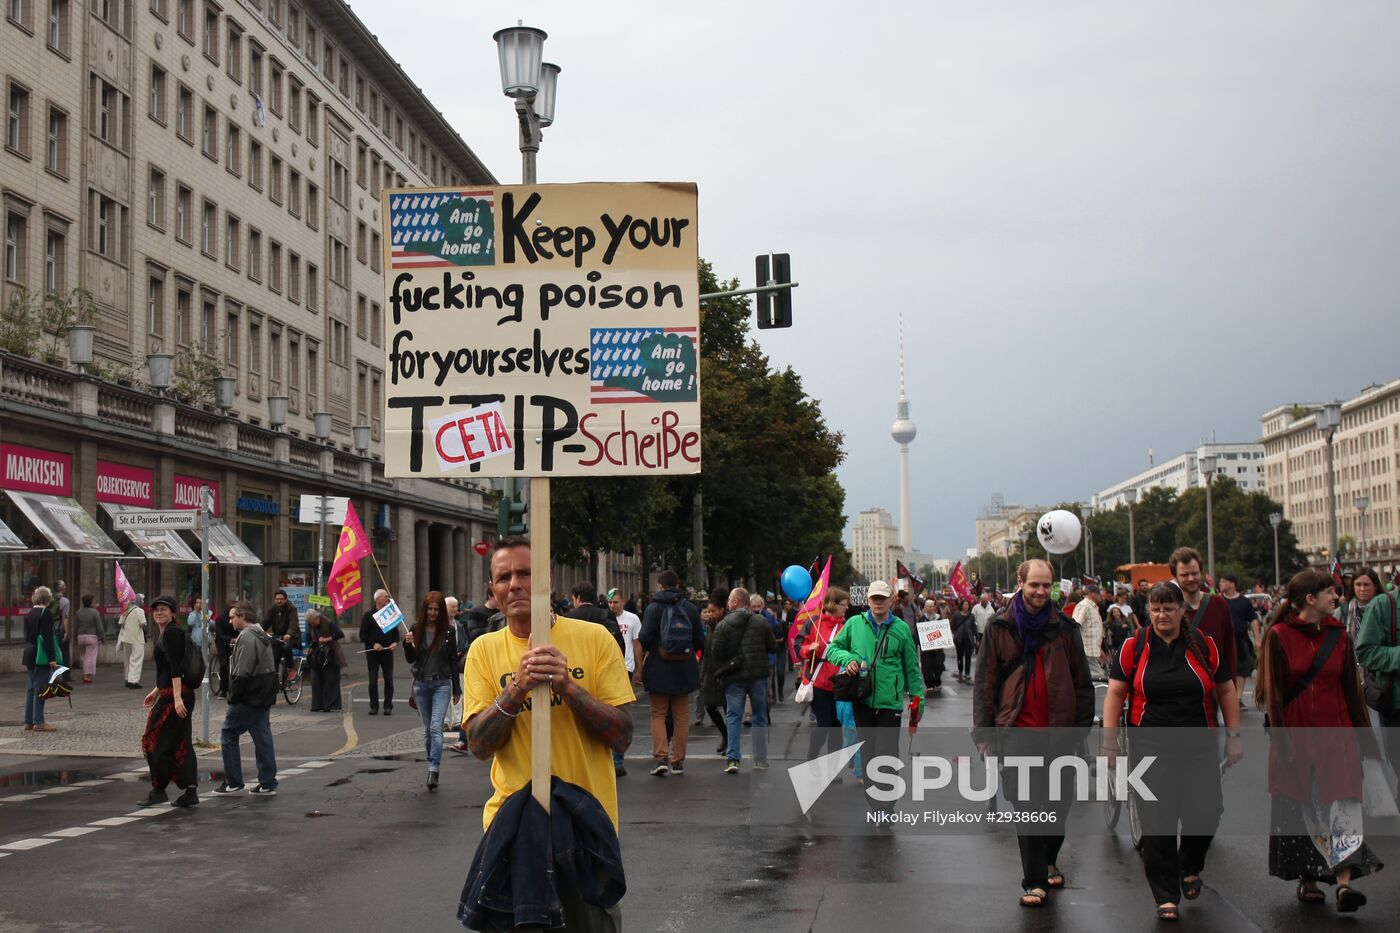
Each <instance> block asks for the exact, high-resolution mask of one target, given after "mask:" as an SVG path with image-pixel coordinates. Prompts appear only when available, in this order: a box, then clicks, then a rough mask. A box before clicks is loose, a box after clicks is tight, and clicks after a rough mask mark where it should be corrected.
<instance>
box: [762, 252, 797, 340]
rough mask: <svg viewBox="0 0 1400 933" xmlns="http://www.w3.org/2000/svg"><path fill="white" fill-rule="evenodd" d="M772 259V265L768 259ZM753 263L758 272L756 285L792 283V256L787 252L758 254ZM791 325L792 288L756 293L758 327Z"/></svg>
mask: <svg viewBox="0 0 1400 933" xmlns="http://www.w3.org/2000/svg"><path fill="white" fill-rule="evenodd" d="M770 258H771V259H772V260H773V262H772V266H771V267H770V266H769V263H768V260H769V259H770ZM755 265H756V266H757V272H758V283H757V284H758V287H759V288H763V287H764V286H767V285H789V284H791V283H792V257H791V256H789V255H788V254H787V253H766V254H764V255H762V256H759V257H758V259H757V261H756V263H755ZM770 273H771V274H770ZM791 326H792V289H791V288H779V289H775V290H774V291H771V292H759V293H758V327H759V329H760V330H767V329H768V328H770V327H791Z"/></svg>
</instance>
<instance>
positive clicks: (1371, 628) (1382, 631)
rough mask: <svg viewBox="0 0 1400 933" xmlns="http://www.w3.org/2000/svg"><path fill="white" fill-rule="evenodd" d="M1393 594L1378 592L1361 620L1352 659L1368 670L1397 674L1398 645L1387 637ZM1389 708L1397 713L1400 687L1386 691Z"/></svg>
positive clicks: (1398, 672) (1399, 708)
mask: <svg viewBox="0 0 1400 933" xmlns="http://www.w3.org/2000/svg"><path fill="white" fill-rule="evenodd" d="M1394 600H1395V594H1394V593H1379V594H1377V596H1376V598H1375V599H1373V600H1371V604H1370V605H1369V606H1367V607H1366V614H1365V615H1363V616H1362V617H1361V630H1360V632H1358V633H1357V636H1356V660H1357V661H1358V662H1360V664H1361V666H1362V667H1364V668H1366V669H1367V670H1368V671H1372V672H1374V673H1377V674H1380V673H1385V672H1387V671H1388V672H1390V673H1392V674H1400V645H1397V644H1396V642H1395V641H1394V640H1393V639H1392V638H1391V637H1390V626H1391V622H1392V620H1393V618H1394V617H1393V616H1392V612H1394V611H1395V602H1394ZM1390 708H1391V710H1392V711H1397V710H1400V688H1397V689H1392V690H1391V691H1390Z"/></svg>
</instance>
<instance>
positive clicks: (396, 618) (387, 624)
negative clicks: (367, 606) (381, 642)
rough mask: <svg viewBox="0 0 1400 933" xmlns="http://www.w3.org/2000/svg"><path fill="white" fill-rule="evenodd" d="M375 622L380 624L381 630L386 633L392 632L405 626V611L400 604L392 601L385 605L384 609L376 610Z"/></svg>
mask: <svg viewBox="0 0 1400 933" xmlns="http://www.w3.org/2000/svg"><path fill="white" fill-rule="evenodd" d="M374 621H376V622H378V623H379V628H380V629H381V630H382V631H385V632H392V631H393V630H394V629H396V628H398V627H399V626H400V625H402V624H403V610H402V609H400V608H399V604H398V603H396V602H394V601H393V600H392V599H391V600H389V601H388V602H387V603H385V604H384V608H383V609H376V610H375V612H374Z"/></svg>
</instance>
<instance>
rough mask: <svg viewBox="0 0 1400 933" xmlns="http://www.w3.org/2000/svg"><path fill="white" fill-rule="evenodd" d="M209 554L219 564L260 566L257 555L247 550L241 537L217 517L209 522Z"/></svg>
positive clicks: (260, 562)
mask: <svg viewBox="0 0 1400 933" xmlns="http://www.w3.org/2000/svg"><path fill="white" fill-rule="evenodd" d="M209 556H210V557H212V558H213V559H214V560H217V561H218V562H219V563H221V564H232V565H235V566H240V567H261V566H262V561H261V560H259V559H258V555H256V554H254V553H253V552H252V551H250V550H248V545H246V544H244V543H243V539H241V538H239V537H238V535H236V534H234V532H233V529H232V528H230V527H229V526H228V525H227V524H225V523H224V522H223V521H221V520H219V519H215V520H214V521H212V522H210V523H209Z"/></svg>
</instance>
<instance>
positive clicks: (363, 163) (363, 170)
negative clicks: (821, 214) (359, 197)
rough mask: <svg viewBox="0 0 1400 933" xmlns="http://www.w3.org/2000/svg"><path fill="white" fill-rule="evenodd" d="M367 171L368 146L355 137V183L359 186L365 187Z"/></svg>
mask: <svg viewBox="0 0 1400 933" xmlns="http://www.w3.org/2000/svg"><path fill="white" fill-rule="evenodd" d="M368 173H369V146H368V145H366V144H365V141H364V140H363V139H360V138H359V137H356V138H355V184H357V185H359V186H360V187H361V188H363V187H365V186H366V185H367V183H368V179H367V178H366V177H365V176H366V175H367V174H368Z"/></svg>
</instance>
